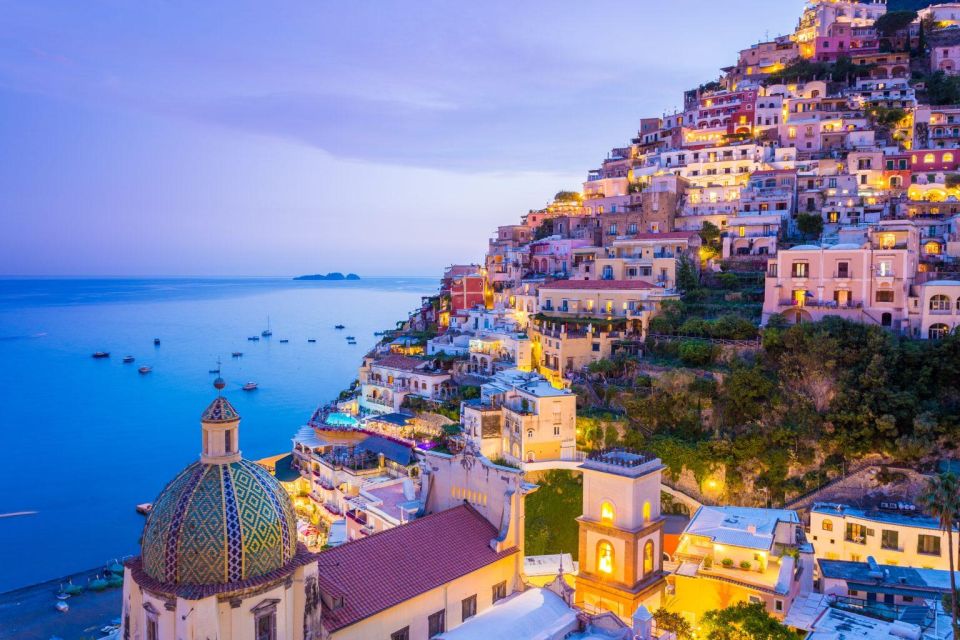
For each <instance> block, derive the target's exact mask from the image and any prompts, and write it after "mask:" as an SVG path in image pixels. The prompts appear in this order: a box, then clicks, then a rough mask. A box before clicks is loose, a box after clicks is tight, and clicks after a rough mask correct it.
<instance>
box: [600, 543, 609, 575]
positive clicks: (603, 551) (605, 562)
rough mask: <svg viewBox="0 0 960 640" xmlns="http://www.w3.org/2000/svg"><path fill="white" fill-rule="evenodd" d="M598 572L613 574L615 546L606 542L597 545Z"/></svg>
mask: <svg viewBox="0 0 960 640" xmlns="http://www.w3.org/2000/svg"><path fill="white" fill-rule="evenodd" d="M597 571H598V572H599V573H605V574H608V575H609V574H611V573H613V545H611V544H610V543H609V542H607V541H606V540H604V541H602V542H600V544H598V545H597Z"/></svg>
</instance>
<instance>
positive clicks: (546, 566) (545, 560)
mask: <svg viewBox="0 0 960 640" xmlns="http://www.w3.org/2000/svg"><path fill="white" fill-rule="evenodd" d="M561 568H562V569H563V572H564V573H568V574H570V575H574V576H575V575H577V564H576V563H575V562H574V561H573V556H572V555H570V554H569V553H555V554H553V555H546V556H527V557H525V558H524V559H523V573H524V574H525V575H526V576H528V577H529V576H556V575H557V574H559V573H560V569H561Z"/></svg>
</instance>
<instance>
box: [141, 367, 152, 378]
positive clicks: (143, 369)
mask: <svg viewBox="0 0 960 640" xmlns="http://www.w3.org/2000/svg"><path fill="white" fill-rule="evenodd" d="M137 371H139V372H140V375H142V376H145V375H147V374H148V373H150V372H151V371H153V367H140V368H139V369H137Z"/></svg>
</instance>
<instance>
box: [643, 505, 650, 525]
mask: <svg viewBox="0 0 960 640" xmlns="http://www.w3.org/2000/svg"><path fill="white" fill-rule="evenodd" d="M643 521H644V522H650V502H644V503H643Z"/></svg>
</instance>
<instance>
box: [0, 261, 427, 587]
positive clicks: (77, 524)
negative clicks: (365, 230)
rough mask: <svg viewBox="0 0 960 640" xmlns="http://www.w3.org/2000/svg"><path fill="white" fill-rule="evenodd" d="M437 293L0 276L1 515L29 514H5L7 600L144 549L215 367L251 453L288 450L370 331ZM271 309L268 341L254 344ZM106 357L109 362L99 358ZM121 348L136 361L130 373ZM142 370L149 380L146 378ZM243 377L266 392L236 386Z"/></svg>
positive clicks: (413, 282)
mask: <svg viewBox="0 0 960 640" xmlns="http://www.w3.org/2000/svg"><path fill="white" fill-rule="evenodd" d="M435 287H436V282H435V281H433V280H430V279H420V278H383V279H366V280H362V281H360V282H336V283H333V282H294V281H291V280H279V279H214V280H206V279H204V280H200V279H197V280H186V279H170V280H8V281H0V399H2V402H0V455H2V458H0V514H9V513H12V512H21V511H35V512H36V514H32V515H25V516H17V517H0V592H3V591H6V590H9V589H12V588H16V587H19V586H23V585H26V584H31V583H35V582H38V581H41V580H46V579H50V578H55V577H59V576H63V575H65V574H68V573H71V572H74V571H78V570H82V569H86V568H90V567H94V566H98V565H101V564H104V563H106V562H107V561H108V560H111V559H113V558H115V557H118V556H122V555H124V554H131V553H136V552H137V549H138V539H139V536H140V531H141V528H142V527H143V518H142V516H139V515H137V514H136V513H135V512H134V506H135V505H136V504H137V503H140V502H149V501H152V500H153V499H154V498H155V497H156V495H157V493H158V492H159V491H160V489H162V488H163V486H164V484H165V483H166V482H167V481H168V480H170V479H171V478H172V477H173V476H174V474H176V473H177V472H178V471H179V470H180V469H182V468H183V467H184V466H186V465H187V464H189V463H190V462H192V461H194V460H195V459H196V457H197V455H198V453H199V449H200V427H199V417H200V413H201V412H202V411H203V409H204V408H205V407H206V405H207V404H208V403H209V402H210V401H211V400H212V398H213V397H214V395H215V391H214V389H213V387H212V386H211V383H212V380H213V378H214V377H215V376H213V375H211V374H210V373H209V370H210V369H214V368H216V362H217V358H220V359H221V360H222V362H223V377H224V378H225V379H226V381H227V388H226V390H225V393H226V394H227V395H228V397H229V398H230V400H231V401H232V402H233V404H234V406H236V408H237V410H238V411H239V412H240V415H241V416H242V422H241V425H240V445H241V449H242V450H243V453H244V455H245V456H246V457H248V458H253V459H256V458H260V457H264V456H267V455H272V454H276V453H281V452H283V451H286V450H289V448H290V439H291V437H292V436H293V434H294V433H295V432H296V430H297V429H298V428H299V426H300V425H302V424H304V423H305V422H306V420H307V418H308V417H309V415H310V413H311V412H312V411H313V409H314V408H316V406H317V405H318V404H320V403H321V402H325V401H327V400H329V399H331V398H332V397H333V396H334V395H335V394H336V393H338V392H339V390H340V389H343V388H344V387H346V386H347V385H348V384H349V383H350V381H352V380H353V379H354V378H355V377H356V374H357V366H358V364H359V361H360V357H361V355H362V354H363V352H364V350H365V349H366V348H368V347H370V346H371V345H372V344H373V343H374V342H375V340H376V338H374V336H373V332H374V331H378V330H382V329H387V328H391V327H393V326H395V323H396V321H397V320H399V319H401V318H405V317H406V314H407V312H408V311H409V310H411V309H413V308H414V307H415V306H416V305H417V304H418V303H419V300H420V296H421V295H426V294H428V293H430V292H431V291H432V290H434V289H435ZM268 315H269V316H270V322H271V328H272V329H273V333H274V335H273V337H272V338H270V339H262V340H261V341H260V342H248V341H247V339H246V338H247V336H251V335H259V333H260V331H262V330H263V329H264V328H265V325H266V322H267V316H268ZM338 323H342V324H345V325H346V326H347V329H346V330H345V331H336V330H334V328H333V326H334V325H335V324H338ZM345 335H353V336H356V337H357V341H358V343H359V344H358V345H357V346H350V345H348V344H346V340H345ZM154 337H159V338H160V339H161V342H162V343H161V346H159V347H154V345H153V338H154ZM283 338H287V339H289V340H290V342H289V344H280V342H279V341H280V339H283ZM308 338H316V340H317V342H316V343H313V344H311V343H308V342H307V339H308ZM98 350H104V351H109V352H110V354H111V357H110V359H108V360H94V359H93V358H91V357H90V356H91V354H92V353H93V352H94V351H98ZM233 351H242V352H243V354H244V355H243V358H242V359H233V358H231V356H230V354H231V352H233ZM126 354H130V355H133V356H135V357H136V362H135V363H134V364H129V365H124V364H122V363H121V358H122V357H123V356H124V355H126ZM142 365H150V366H152V367H153V373H151V374H149V375H145V376H141V375H139V374H138V373H137V368H138V367H140V366H142ZM248 380H255V381H257V382H258V383H259V384H260V388H259V390H257V391H254V392H252V393H244V392H242V391H240V386H241V385H243V384H244V383H245V382H246V381H248Z"/></svg>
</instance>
